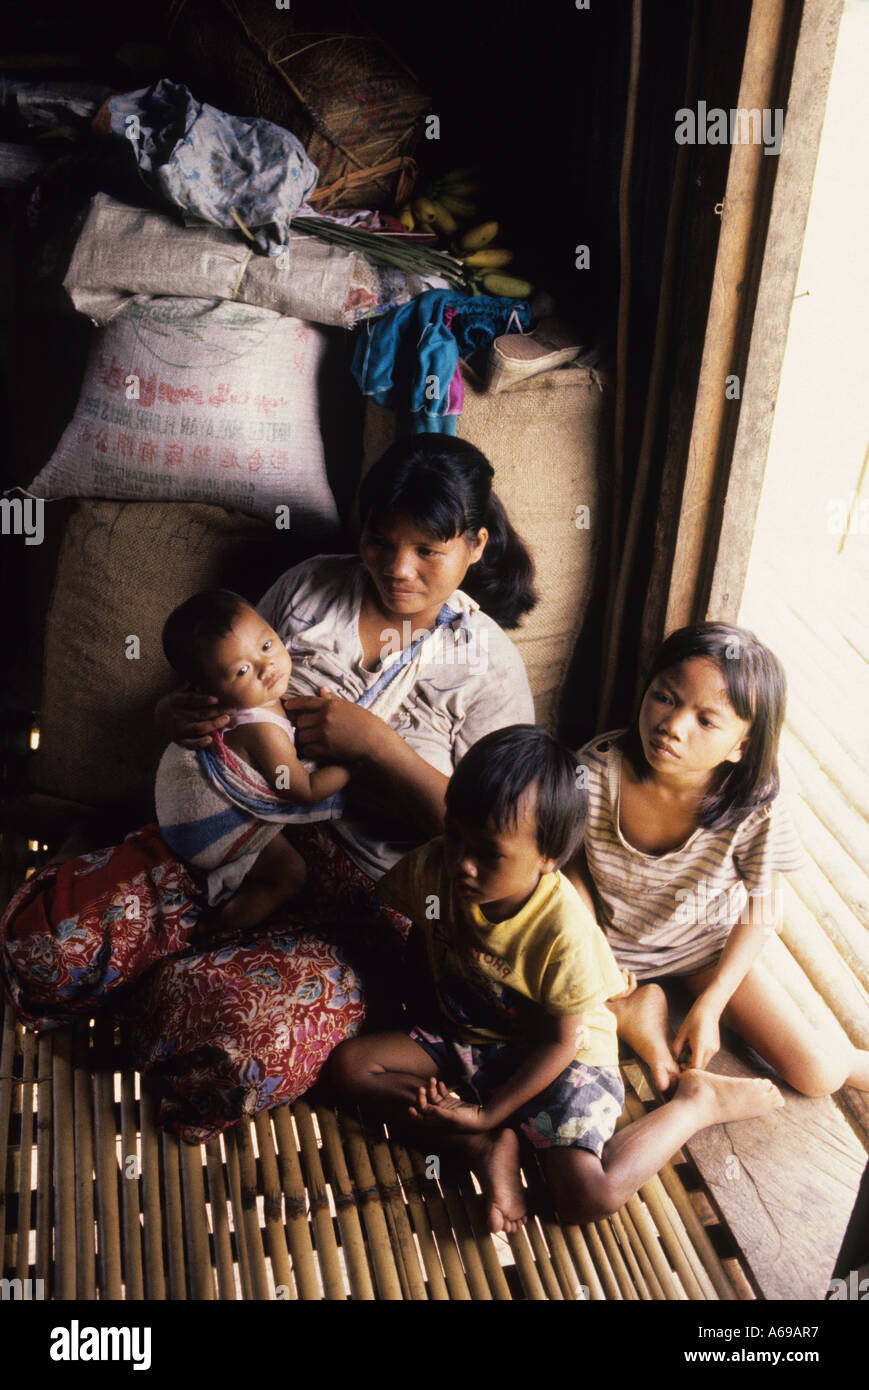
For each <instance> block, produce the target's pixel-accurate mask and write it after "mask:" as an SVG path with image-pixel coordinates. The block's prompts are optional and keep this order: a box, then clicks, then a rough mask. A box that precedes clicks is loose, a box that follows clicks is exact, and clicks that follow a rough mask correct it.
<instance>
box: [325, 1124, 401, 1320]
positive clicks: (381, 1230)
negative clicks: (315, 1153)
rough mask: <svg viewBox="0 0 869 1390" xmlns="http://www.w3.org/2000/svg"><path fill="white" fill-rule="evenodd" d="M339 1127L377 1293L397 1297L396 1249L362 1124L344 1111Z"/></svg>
mask: <svg viewBox="0 0 869 1390" xmlns="http://www.w3.org/2000/svg"><path fill="white" fill-rule="evenodd" d="M341 1129H342V1133H343V1135H344V1149H345V1152H346V1154H347V1159H348V1162H349V1164H350V1168H351V1171H352V1173H353V1181H354V1184H355V1190H356V1198H357V1201H358V1202H359V1206H360V1210H361V1213H362V1222H363V1225H364V1226H365V1231H366V1234H367V1236H368V1246H369V1249H370V1251H371V1262H372V1265H373V1268H374V1279H375V1283H376V1285H377V1291H378V1294H379V1295H380V1297H381V1298H384V1299H387V1300H389V1301H390V1302H395V1301H400V1300H401V1299H402V1298H403V1297H404V1292H403V1289H402V1278H401V1273H400V1270H399V1267H398V1264H397V1259H396V1255H397V1252H396V1251H394V1250H393V1248H392V1245H391V1242H390V1239H389V1228H388V1225H387V1221H386V1216H385V1213H384V1210H383V1206H382V1203H381V1197H380V1192H379V1190H378V1188H377V1184H376V1181H375V1178H374V1169H373V1168H372V1166H371V1160H370V1157H369V1154H368V1150H367V1149H366V1147H365V1139H364V1136H363V1131H362V1127H361V1125H360V1123H359V1121H358V1119H356V1117H355V1116H353V1115H351V1114H349V1113H347V1114H342V1116H341Z"/></svg>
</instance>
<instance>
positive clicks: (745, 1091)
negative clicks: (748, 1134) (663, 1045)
mask: <svg viewBox="0 0 869 1390" xmlns="http://www.w3.org/2000/svg"><path fill="white" fill-rule="evenodd" d="M672 1104H673V1105H680V1104H681V1105H690V1106H692V1107H693V1108H695V1109H696V1111H697V1115H698V1121H699V1123H698V1124H697V1128H698V1129H702V1128H704V1127H705V1126H706V1125H720V1124H724V1123H725V1122H726V1121H728V1120H751V1119H753V1118H754V1117H755V1116H757V1115H765V1114H766V1113H767V1111H770V1110H778V1109H780V1107H781V1106H783V1105H784V1097H783V1096H782V1094H781V1092H780V1091H779V1089H778V1087H777V1086H774V1085H773V1083H772V1082H771V1081H766V1080H761V1079H754V1078H748V1079H743V1078H742V1077H735V1076H716V1074H715V1073H714V1072H709V1071H697V1070H696V1069H695V1068H691V1069H690V1070H689V1071H686V1072H683V1073H682V1076H681V1078H680V1081H679V1085H678V1087H677V1090H676V1095H675V1098H674V1100H673V1101H672Z"/></svg>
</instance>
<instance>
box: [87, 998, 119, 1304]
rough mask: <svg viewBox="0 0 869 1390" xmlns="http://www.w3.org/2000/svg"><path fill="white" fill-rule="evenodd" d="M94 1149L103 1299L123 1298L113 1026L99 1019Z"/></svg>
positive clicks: (98, 1265) (95, 1051)
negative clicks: (112, 1069) (113, 1068)
mask: <svg viewBox="0 0 869 1390" xmlns="http://www.w3.org/2000/svg"><path fill="white" fill-rule="evenodd" d="M93 1042H94V1052H93V1054H92V1056H93V1062H94V1072H93V1075H92V1078H91V1082H92V1091H93V1098H94V1141H95V1143H94V1149H95V1157H96V1175H97V1193H96V1196H97V1202H96V1206H97V1236H98V1249H97V1270H98V1274H99V1287H100V1297H101V1298H122V1297H123V1281H122V1279H121V1223H120V1212H119V1201H118V1197H119V1193H118V1183H119V1177H118V1173H119V1169H118V1147H117V1135H118V1129H117V1123H116V1121H115V1096H114V1074H113V1072H112V1071H111V1070H110V1068H111V1065H112V1060H113V1059H112V1025H111V1023H110V1021H109V1020H108V1019H104V1018H98V1019H97V1020H96V1023H95V1025H94V1039H93Z"/></svg>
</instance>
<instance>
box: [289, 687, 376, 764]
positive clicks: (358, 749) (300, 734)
mask: <svg viewBox="0 0 869 1390" xmlns="http://www.w3.org/2000/svg"><path fill="white" fill-rule="evenodd" d="M284 708H285V709H286V710H287V712H288V713H289V714H291V715H292V716H293V720H294V723H295V725H296V734H297V737H296V748H297V750H298V753H299V756H300V757H303V758H320V759H323V760H326V761H328V762H339V763H354V762H359V761H361V760H362V759H364V758H371V757H372V756H374V758H375V759H376V757H377V748H378V746H379V745H381V744H382V743H383V739H384V735H386V736H387V737H388V736H389V734H390V732H391V731H390V729H389V726H388V725H387V724H384V722H383V720H382V719H379V718H378V716H377V715H376V714H371V713H370V711H369V710H367V709H362V708H361V707H360V706H359V705H355V704H352V703H351V702H350V701H349V700H341V699H338V698H336V696H334V695H333V693H332V692H331V691H329V690H327V689H326V688H325V686H321V688H320V694H319V695H299V696H295V697H294V698H293V699H291V700H285V701H284Z"/></svg>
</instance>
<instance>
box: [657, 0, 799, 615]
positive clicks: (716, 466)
mask: <svg viewBox="0 0 869 1390" xmlns="http://www.w3.org/2000/svg"><path fill="white" fill-rule="evenodd" d="M786 28H787V5H786V0H752V6H751V17H750V20H749V27H748V39H747V41H746V47H745V57H744V60H743V65H742V74H741V78H740V84H739V99H738V101H737V108H738V109H739V110H743V111H751V110H759V111H762V110H764V109H766V108H768V107H771V106H772V105H773V97H774V95H775V80H776V61H775V60H776V57H777V56H778V54H779V52H780V49H781V46H782V43H783V38H784V35H785V32H786ZM767 168H768V161H767V159H766V158H765V156H764V150H763V147H762V145H761V144H760V143H752V142H750V141H745V142H738V143H735V144H733V146H732V147H731V152H730V161H729V165H728V170H727V184H726V187H725V192H724V207H723V211H722V216H721V232H720V235H719V238H718V250H717V253H716V258H715V271H714V274H713V280H712V291H711V295H710V301H709V316H708V319H707V323H706V335H705V339H704V343H703V357H702V360H701V364H700V378H699V381H698V383H697V394H696V397H695V401H694V416H693V420H692V423H691V438H690V441H689V444H688V453H687V457H688V460H689V467H688V470H687V473H686V478H685V486H684V489H683V493H682V505H681V515H680V520H679V528H678V533H677V536H676V544H675V548H674V553H673V561H672V569H671V578H670V591H669V594H668V597H667V612H666V619H665V627H666V629H667V630H668V631H669V630H671V629H672V628H675V627H681V626H683V625H684V624H685V623H690V622H692V621H694V620H695V619H697V618H699V617H702V616H703V610H704V609H705V593H704V592H703V590H704V581H705V571H706V569H707V567H708V561H709V558H710V555H712V554H713V552H712V551H711V550H710V529H711V525H712V524H713V518H715V517H717V514H718V508H717V507H716V498H717V496H718V494H719V492H720V488H721V472H720V463H721V455H722V449H723V444H724V440H725V437H726V433H727V413H728V411H729V402H728V400H727V398H726V396H725V393H724V386H725V380H726V377H727V375H728V374H729V373H731V372H733V371H734V370H735V368H736V364H737V355H738V350H739V339H740V332H741V330H742V328H743V322H744V316H745V311H744V308H743V306H744V303H745V299H746V294H745V291H746V287H747V286H748V285H749V284H750V281H751V274H752V268H753V265H754V263H755V261H756V259H757V236H758V231H759V226H758V223H759V209H760V206H761V202H762V194H763V189H764V184H765V179H766V174H767ZM740 296H741V297H740Z"/></svg>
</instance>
